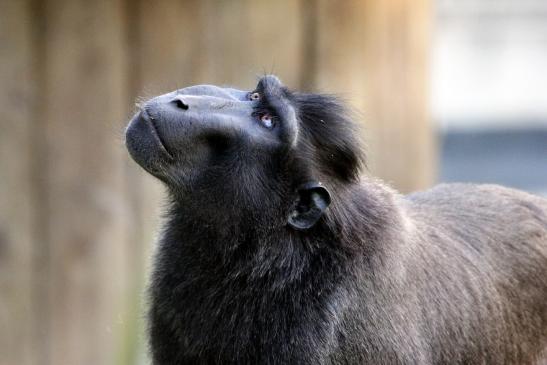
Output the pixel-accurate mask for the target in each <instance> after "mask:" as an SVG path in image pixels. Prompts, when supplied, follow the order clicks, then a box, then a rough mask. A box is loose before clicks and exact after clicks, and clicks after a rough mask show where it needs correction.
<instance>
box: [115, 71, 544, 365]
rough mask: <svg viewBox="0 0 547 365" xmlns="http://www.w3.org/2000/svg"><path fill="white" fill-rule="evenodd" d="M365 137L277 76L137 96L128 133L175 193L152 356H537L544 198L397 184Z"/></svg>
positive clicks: (520, 362) (135, 154)
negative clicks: (371, 156)
mask: <svg viewBox="0 0 547 365" xmlns="http://www.w3.org/2000/svg"><path fill="white" fill-rule="evenodd" d="M358 136H359V133H358V131H357V130H356V124H355V123H354V122H353V121H352V118H351V116H350V115H349V114H348V113H347V111H346V108H345V107H344V106H343V104H342V103H340V102H339V101H338V100H337V99H336V98H334V97H332V96H328V95H321V94H310V93H301V92H296V91H291V90H289V89H288V88H287V87H285V86H284V85H283V84H282V83H281V82H280V80H279V79H278V78H276V77H275V76H270V75H268V76H264V77H263V78H261V79H260V80H259V82H258V85H257V86H256V89H254V90H250V91H241V90H236V89H231V88H221V87H217V86H211V85H199V86H191V87H187V88H184V89H180V90H176V91H173V92H170V93H167V94H164V95H161V96H158V97H155V98H152V99H150V100H149V101H147V102H146V103H144V104H143V105H142V107H141V108H140V110H139V112H138V113H137V114H136V115H135V116H134V117H133V119H132V120H131V121H130V123H129V126H128V127H127V130H126V145H127V148H128V150H129V153H130V155H131V156H132V158H133V159H134V160H135V161H136V162H137V163H138V164H139V165H140V166H141V167H142V168H143V169H145V170H146V171H148V172H149V173H150V174H152V175H154V176H155V177H157V178H158V179H159V180H161V181H162V182H163V183H164V184H165V186H166V187H167V189H166V191H167V192H168V200H169V204H168V206H167V207H166V210H167V211H166V212H165V213H166V214H165V222H164V226H163V229H162V231H161V235H160V238H159V240H158V242H157V249H156V253H155V256H154V264H153V273H152V277H151V280H150V284H149V290H148V294H149V298H150V306H149V312H148V320H149V341H150V349H151V353H152V358H153V362H154V364H156V365H167V364H374V365H381V364H500V365H501V364H515V365H524V364H537V365H539V364H546V363H547V362H546V361H547V200H546V199H544V198H540V197H537V196H533V195H531V194H528V193H525V192H521V191H517V190H512V189H508V188H504V187H501V186H495V185H470V184H445V185H440V186H437V187H434V188H433V189H431V190H427V191H423V192H417V193H413V194H410V195H406V196H403V195H400V194H398V193H397V192H395V191H394V190H392V189H391V188H389V187H387V186H386V185H385V184H383V183H382V182H380V181H379V180H377V179H374V178H371V177H370V176H368V175H365V174H364V173H363V169H364V153H363V150H362V147H361V144H360V141H359V138H358Z"/></svg>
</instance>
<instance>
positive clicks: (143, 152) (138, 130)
mask: <svg viewBox="0 0 547 365" xmlns="http://www.w3.org/2000/svg"><path fill="white" fill-rule="evenodd" d="M125 145H126V147H127V150H128V151H129V154H130V155H131V157H132V158H133V160H135V162H136V163H138V164H139V165H140V166H141V167H142V168H143V169H145V170H146V171H148V172H149V173H151V174H152V175H154V176H156V177H159V176H158V175H161V174H162V172H163V171H165V168H166V166H167V165H168V164H169V163H170V162H171V161H172V157H171V155H170V154H169V152H167V150H166V149H165V147H164V146H163V143H162V141H161V139H160V138H159V136H158V134H157V131H156V130H155V129H154V126H153V125H152V124H151V123H150V121H149V120H147V119H146V118H143V117H142V115H141V114H137V115H135V116H134V117H133V119H131V121H130V122H129V125H128V126H127V128H126V130H125Z"/></svg>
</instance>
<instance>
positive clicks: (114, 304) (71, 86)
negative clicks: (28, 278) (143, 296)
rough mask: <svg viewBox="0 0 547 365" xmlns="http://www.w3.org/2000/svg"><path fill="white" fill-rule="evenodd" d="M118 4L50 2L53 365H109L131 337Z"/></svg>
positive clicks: (46, 60)
mask: <svg viewBox="0 0 547 365" xmlns="http://www.w3.org/2000/svg"><path fill="white" fill-rule="evenodd" d="M122 10H123V7H122V4H121V2H120V1H109V0H98V1H86V0H75V1H73V0H51V1H48V2H47V5H46V7H45V12H44V14H43V16H44V17H45V24H46V29H45V30H46V32H45V34H44V39H43V42H44V54H43V58H42V60H41V61H42V62H43V64H44V85H43V89H42V90H40V98H41V99H42V100H43V105H42V109H43V115H42V118H43V125H44V131H43V133H44V135H43V138H44V139H45V143H46V146H45V154H46V158H47V159H46V163H47V167H46V168H45V171H44V172H45V175H44V176H43V179H44V184H45V187H46V190H47V211H46V212H45V213H46V219H47V232H48V235H47V237H45V238H44V239H45V241H46V242H47V244H48V246H49V272H48V276H47V277H46V278H44V280H47V281H48V285H49V287H48V288H49V293H50V298H49V299H50V300H49V303H47V304H48V305H47V306H46V307H45V309H44V313H43V315H44V316H48V317H49V333H48V335H49V336H48V339H47V340H48V341H49V351H50V355H49V359H44V362H43V363H47V360H49V363H50V364H71V365H72V364H73V365H78V364H111V363H113V362H114V357H115V351H116V348H117V346H118V345H119V342H120V338H119V337H120V335H121V334H122V333H123V332H124V326H125V321H124V315H123V314H124V313H123V311H122V309H123V308H124V298H126V296H127V274H128V272H127V265H128V263H127V256H126V254H127V253H128V252H130V250H131V247H130V242H129V241H128V234H129V232H130V226H129V225H128V219H129V217H130V213H129V212H128V211H127V204H126V200H127V197H126V195H125V194H126V191H125V189H124V188H125V176H124V168H123V167H124V164H125V160H126V158H127V156H126V152H125V150H124V147H123V138H122V133H121V130H122V123H123V121H124V120H125V118H126V114H127V113H126V103H127V100H128V96H127V91H128V90H127V85H128V82H127V78H126V76H127V75H126V74H125V72H124V63H125V62H126V58H125V57H126V49H125V44H126V43H125V39H124V38H123V36H124V33H123V32H124V28H123V26H124V18H123V13H122Z"/></svg>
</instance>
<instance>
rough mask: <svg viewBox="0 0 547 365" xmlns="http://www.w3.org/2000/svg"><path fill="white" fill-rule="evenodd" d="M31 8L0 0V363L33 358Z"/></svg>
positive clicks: (16, 364)
mask: <svg viewBox="0 0 547 365" xmlns="http://www.w3.org/2000/svg"><path fill="white" fill-rule="evenodd" d="M31 21H32V12H31V8H30V5H29V3H28V1H0V85H2V86H1V87H0V293H1V294H0V328H1V330H0V363H2V364H5V365H27V364H32V363H33V360H34V354H35V353H34V349H35V347H34V343H33V339H34V331H35V330H36V327H35V326H34V319H35V316H34V312H33V309H35V307H34V306H33V300H34V299H35V298H34V296H33V289H34V288H33V279H34V270H33V259H34V256H33V255H34V254H35V253H34V252H33V246H32V243H33V233H34V229H33V224H34V223H35V221H34V218H35V217H34V212H35V209H36V205H35V201H34V199H33V197H34V185H33V183H34V181H33V179H32V177H33V176H32V167H33V163H32V151H33V149H32V146H33V143H32V142H33V131H32V127H33V125H32V117H33V110H34V105H35V103H34V102H35V98H36V96H37V94H36V93H35V91H36V90H35V83H34V81H35V80H34V78H33V74H32V64H33V61H32V56H33V54H32V43H33V42H32V28H31V26H30V24H31Z"/></svg>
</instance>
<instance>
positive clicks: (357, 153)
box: [294, 93, 366, 182]
mask: <svg viewBox="0 0 547 365" xmlns="http://www.w3.org/2000/svg"><path fill="white" fill-rule="evenodd" d="M294 101H295V104H296V108H297V113H298V117H299V119H300V131H301V133H302V134H303V137H304V138H303V139H304V143H305V144H306V145H305V146H301V148H305V149H311V151H307V152H309V153H311V154H312V156H314V160H316V161H315V162H316V167H317V169H318V170H319V172H320V173H321V174H322V175H325V176H334V177H336V178H338V179H340V180H341V181H342V182H351V181H355V180H357V179H358V178H359V175H360V173H361V170H362V168H363V167H365V166H366V159H365V154H364V152H363V144H362V140H361V139H360V135H361V134H360V132H359V128H358V126H357V124H356V123H355V122H354V121H353V119H352V118H351V113H350V112H349V110H348V108H347V107H346V106H345V105H344V103H343V102H342V101H341V100H340V99H338V98H337V97H336V96H333V95H327V94H307V93H295V94H294Z"/></svg>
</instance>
